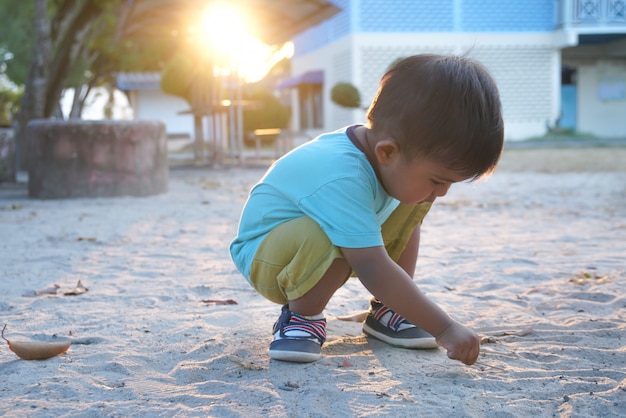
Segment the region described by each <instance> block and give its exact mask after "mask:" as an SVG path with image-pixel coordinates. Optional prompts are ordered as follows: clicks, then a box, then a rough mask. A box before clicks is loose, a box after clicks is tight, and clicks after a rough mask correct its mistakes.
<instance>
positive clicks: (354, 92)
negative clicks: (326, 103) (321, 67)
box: [330, 83, 361, 108]
mask: <svg viewBox="0 0 626 418" xmlns="http://www.w3.org/2000/svg"><path fill="white" fill-rule="evenodd" d="M330 98H331V100H332V101H333V103H335V104H337V105H339V106H341V107H347V108H359V107H361V94H360V93H359V90H358V89H357V88H356V87H355V86H353V85H352V84H350V83H337V84H335V86H334V87H333V88H332V90H331V91H330Z"/></svg>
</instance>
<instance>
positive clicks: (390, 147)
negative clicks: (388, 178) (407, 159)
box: [374, 139, 400, 164]
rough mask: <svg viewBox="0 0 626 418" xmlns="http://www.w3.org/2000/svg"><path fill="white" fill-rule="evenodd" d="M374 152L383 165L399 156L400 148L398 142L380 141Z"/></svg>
mask: <svg viewBox="0 0 626 418" xmlns="http://www.w3.org/2000/svg"><path fill="white" fill-rule="evenodd" d="M374 152H375V153H376V158H378V161H379V162H380V163H381V164H386V163H388V162H389V161H390V160H391V159H392V158H393V157H395V156H396V155H399V153H400V147H399V146H398V143H397V142H396V141H392V140H390V139H383V140H382V141H378V143H377V144H376V147H375V148H374Z"/></svg>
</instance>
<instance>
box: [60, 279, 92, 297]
mask: <svg viewBox="0 0 626 418" xmlns="http://www.w3.org/2000/svg"><path fill="white" fill-rule="evenodd" d="M88 290H89V289H87V288H86V287H85V286H83V283H82V282H81V281H80V280H79V281H78V283H76V287H75V288H73V289H70V290H66V291H65V292H63V294H64V295H65V296H77V295H82V294H83V293H86V292H87V291H88Z"/></svg>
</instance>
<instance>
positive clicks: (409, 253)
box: [398, 225, 420, 277]
mask: <svg viewBox="0 0 626 418" xmlns="http://www.w3.org/2000/svg"><path fill="white" fill-rule="evenodd" d="M419 246H420V226H419V225H417V226H416V227H415V229H414V230H413V233H412V234H411V237H410V238H409V241H408V242H407V244H406V247H404V252H402V254H401V255H400V258H399V259H398V265H399V266H400V267H402V269H403V270H404V271H406V272H407V273H408V275H409V276H411V277H413V275H414V274H415V265H416V264H417V255H418V253H419Z"/></svg>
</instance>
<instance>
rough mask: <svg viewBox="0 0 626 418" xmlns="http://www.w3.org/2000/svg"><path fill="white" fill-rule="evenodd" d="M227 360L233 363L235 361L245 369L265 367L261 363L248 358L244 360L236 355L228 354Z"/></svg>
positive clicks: (261, 368)
mask: <svg viewBox="0 0 626 418" xmlns="http://www.w3.org/2000/svg"><path fill="white" fill-rule="evenodd" d="M228 360H230V361H232V362H233V363H236V364H238V365H240V366H241V367H243V368H244V369H246V370H263V369H265V366H263V365H262V364H257V363H255V362H253V361H250V360H246V359H243V358H241V357H239V356H236V355H234V354H233V355H230V356H228Z"/></svg>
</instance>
